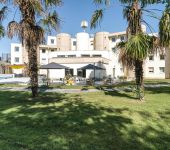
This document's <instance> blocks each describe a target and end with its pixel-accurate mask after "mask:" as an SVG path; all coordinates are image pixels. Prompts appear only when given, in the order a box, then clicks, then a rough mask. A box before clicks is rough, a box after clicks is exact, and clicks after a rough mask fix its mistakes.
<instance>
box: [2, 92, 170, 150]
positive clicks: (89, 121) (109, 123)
mask: <svg viewBox="0 0 170 150" xmlns="http://www.w3.org/2000/svg"><path fill="white" fill-rule="evenodd" d="M0 105H1V108H0V131H1V132H0V147H2V146H3V148H4V150H5V149H13V150H21V149H24V150H47V149H49V150H120V149H121V150H124V149H125V150H127V149H129V150H133V149H135V150H136V149H139V150H140V149H141V150H142V149H150V148H151V145H152V144H155V142H154V140H156V139H158V140H157V141H156V142H157V143H158V144H157V145H156V146H160V145H159V144H162V145H161V146H162V147H161V148H163V149H166V148H167V146H166V145H164V144H165V143H167V138H165V139H164V141H162V140H160V139H159V138H160V137H161V136H162V135H164V137H166V136H167V133H164V132H163V130H162V131H157V130H154V129H150V128H148V130H149V131H152V132H154V133H155V134H156V137H155V139H154V138H152V139H151V138H149V137H146V139H145V138H144V140H146V141H145V143H143V142H142V141H141V140H140V139H139V138H143V134H144V133H143V132H145V128H144V129H143V132H142V133H140V132H139V133H138V131H136V130H132V131H129V132H128V136H127V135H126V134H125V132H126V131H128V126H132V125H133V120H132V119H131V118H130V117H128V116H124V115H123V114H124V112H127V113H129V112H130V110H129V109H128V108H126V107H123V108H113V107H111V108H108V107H103V106H100V105H96V104H93V103H90V102H86V101H85V100H84V99H83V98H82V97H81V95H73V94H72V95H66V94H57V93H55V94H52V93H48V94H47V93H45V94H42V95H40V97H39V98H36V99H34V100H32V99H31V98H30V95H28V93H24V92H0ZM162 115H165V116H166V114H162ZM160 142H163V143H160ZM148 143H151V145H148ZM156 146H153V148H155V149H156Z"/></svg>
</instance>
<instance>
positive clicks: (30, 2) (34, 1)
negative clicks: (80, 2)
mask: <svg viewBox="0 0 170 150" xmlns="http://www.w3.org/2000/svg"><path fill="white" fill-rule="evenodd" d="M4 1H5V2H7V1H8V2H9V0H0V2H4ZM10 2H11V3H12V4H13V5H15V7H17V8H18V9H19V11H20V13H21V20H20V21H19V22H16V21H14V20H13V21H11V22H10V23H9V25H8V36H9V37H10V38H12V37H13V36H15V35H17V36H18V37H19V39H20V40H21V41H22V44H23V46H24V47H25V48H26V50H27V51H28V60H29V63H28V70H29V76H30V81H31V90H32V96H33V97H36V96H38V61H37V59H38V58H37V53H38V52H37V50H38V47H39V45H40V44H41V43H42V42H43V40H44V33H45V30H44V27H48V29H49V28H51V29H55V30H56V29H57V28H56V27H58V25H59V21H60V20H59V18H58V14H57V12H56V11H55V10H54V7H53V6H60V5H61V3H62V1H61V0H43V1H42V0H10ZM50 10H54V12H53V13H50V12H49V11H50ZM38 18H40V20H38ZM41 25H42V26H41Z"/></svg>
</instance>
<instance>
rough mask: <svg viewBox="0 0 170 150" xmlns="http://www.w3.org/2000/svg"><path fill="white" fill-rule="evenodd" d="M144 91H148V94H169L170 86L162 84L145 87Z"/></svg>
mask: <svg viewBox="0 0 170 150" xmlns="http://www.w3.org/2000/svg"><path fill="white" fill-rule="evenodd" d="M145 90H146V91H148V92H149V93H150V94H163V93H165V94H170V86H169V87H167V86H163V87H146V88H145Z"/></svg>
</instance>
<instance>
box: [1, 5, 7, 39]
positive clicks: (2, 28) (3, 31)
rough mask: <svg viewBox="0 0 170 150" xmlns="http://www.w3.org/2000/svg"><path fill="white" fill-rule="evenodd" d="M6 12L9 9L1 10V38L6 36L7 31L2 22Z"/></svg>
mask: <svg viewBox="0 0 170 150" xmlns="http://www.w3.org/2000/svg"><path fill="white" fill-rule="evenodd" d="M6 10H7V7H3V8H2V9H1V10H0V37H3V36H4V34H5V29H4V27H3V26H2V21H3V20H4V16H5V13H6Z"/></svg>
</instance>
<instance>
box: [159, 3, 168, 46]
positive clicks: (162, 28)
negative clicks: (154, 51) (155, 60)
mask: <svg viewBox="0 0 170 150" xmlns="http://www.w3.org/2000/svg"><path fill="white" fill-rule="evenodd" d="M159 35H160V43H161V46H163V47H170V1H169V3H168V2H167V5H166V7H165V10H164V12H163V15H162V17H161V20H160V22H159Z"/></svg>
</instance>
